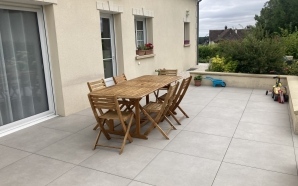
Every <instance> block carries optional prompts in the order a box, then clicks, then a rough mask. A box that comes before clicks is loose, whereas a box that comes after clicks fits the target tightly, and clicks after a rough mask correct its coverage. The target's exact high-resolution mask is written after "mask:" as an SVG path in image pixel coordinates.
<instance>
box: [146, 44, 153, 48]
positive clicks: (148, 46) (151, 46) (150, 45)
mask: <svg viewBox="0 0 298 186" xmlns="http://www.w3.org/2000/svg"><path fill="white" fill-rule="evenodd" d="M145 47H146V48H147V49H153V44H152V43H147V44H145Z"/></svg>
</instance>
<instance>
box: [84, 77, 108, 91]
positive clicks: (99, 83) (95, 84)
mask: <svg viewBox="0 0 298 186" xmlns="http://www.w3.org/2000/svg"><path fill="white" fill-rule="evenodd" d="M87 85H88V88H89V90H90V92H94V91H97V90H100V89H103V88H106V84H105V82H104V80H103V79H101V80H96V81H90V82H87Z"/></svg>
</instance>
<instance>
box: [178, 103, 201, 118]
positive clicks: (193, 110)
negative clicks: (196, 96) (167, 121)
mask: <svg viewBox="0 0 298 186" xmlns="http://www.w3.org/2000/svg"><path fill="white" fill-rule="evenodd" d="M179 106H180V107H181V108H182V110H184V112H185V113H186V114H187V115H188V116H196V115H197V114H198V113H200V112H201V111H202V110H203V108H204V107H205V106H203V105H191V104H184V103H181V104H180V105H179ZM176 112H177V114H178V116H177V117H182V118H181V119H183V118H185V116H184V115H183V114H182V112H181V111H180V110H179V109H178V108H177V109H176Z"/></svg>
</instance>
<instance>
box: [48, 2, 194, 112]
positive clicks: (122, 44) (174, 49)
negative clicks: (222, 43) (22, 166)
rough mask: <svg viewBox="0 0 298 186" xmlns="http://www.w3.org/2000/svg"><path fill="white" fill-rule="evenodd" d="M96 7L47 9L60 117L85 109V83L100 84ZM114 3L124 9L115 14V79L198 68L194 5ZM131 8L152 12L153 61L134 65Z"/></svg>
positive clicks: (67, 4)
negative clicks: (186, 42) (187, 38)
mask: <svg viewBox="0 0 298 186" xmlns="http://www.w3.org/2000/svg"><path fill="white" fill-rule="evenodd" d="M97 2H98V1H96V0H84V1H82V0H59V1H58V2H57V4H53V5H48V6H45V18H46V24H47V25H46V26H47V31H48V40H49V48H50V58H51V59H50V60H51V61H50V62H51V64H52V69H53V81H54V89H55V99H56V107H57V112H58V114H59V115H63V116H66V115H69V114H72V113H75V112H78V111H80V110H83V109H85V108H88V107H89V102H88V99H87V93H88V88H87V84H86V82H87V81H92V80H96V79H101V78H104V74H103V73H104V70H103V61H102V49H101V35H100V34H101V33H100V10H98V5H97ZM100 2H108V1H103V0H102V1H100ZM112 3H113V4H114V5H117V6H120V7H123V10H122V11H123V13H119V14H115V24H116V25H115V32H116V34H117V35H116V44H117V46H116V49H117V53H118V54H117V58H118V63H119V66H118V73H119V74H121V73H125V75H126V76H127V78H128V79H131V78H135V77H137V76H141V75H145V74H156V73H155V69H159V68H168V69H178V70H179V71H183V70H186V69H188V68H190V67H192V66H194V65H195V64H196V1H195V0H151V1H148V0H129V1H128V0H114V1H112ZM133 8H135V9H142V8H143V9H146V10H150V11H153V12H154V18H152V20H153V23H152V25H153V45H154V54H155V56H154V57H152V58H146V59H142V60H136V54H135V49H136V46H135V32H134V15H133ZM187 10H188V11H189V17H188V18H187V21H189V22H190V30H191V33H190V44H191V45H190V47H184V23H183V21H184V20H186V11H187ZM153 12H152V13H153ZM116 13H117V12H116Z"/></svg>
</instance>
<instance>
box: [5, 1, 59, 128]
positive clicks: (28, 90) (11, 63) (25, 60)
mask: <svg viewBox="0 0 298 186" xmlns="http://www.w3.org/2000/svg"><path fill="white" fill-rule="evenodd" d="M42 20H43V15H42V10H41V9H30V8H14V7H8V6H7V7H6V6H1V5H0V126H1V129H0V133H2V131H5V130H9V128H10V127H15V126H18V125H23V124H24V122H28V121H32V120H34V119H37V118H39V117H44V116H46V115H49V114H53V113H54V104H53V100H52V97H53V95H52V89H51V80H50V71H49V63H48V61H47V59H48V57H47V47H46V44H45V30H44V23H43V21H42Z"/></svg>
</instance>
